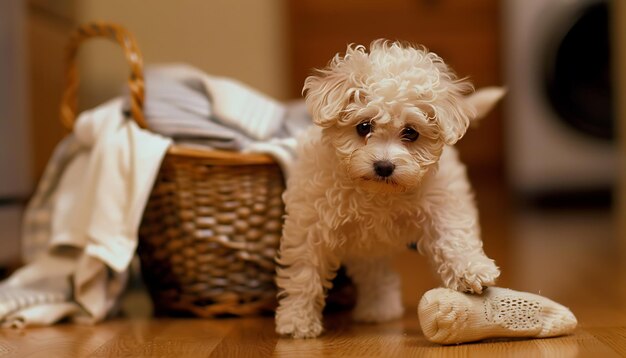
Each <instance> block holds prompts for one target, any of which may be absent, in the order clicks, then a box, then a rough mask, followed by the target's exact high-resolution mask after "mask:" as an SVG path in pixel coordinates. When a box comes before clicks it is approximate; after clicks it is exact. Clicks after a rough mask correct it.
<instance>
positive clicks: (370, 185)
mask: <svg viewBox="0 0 626 358" xmlns="http://www.w3.org/2000/svg"><path fill="white" fill-rule="evenodd" d="M472 90H473V87H472V85H471V84H470V83H469V82H467V81H465V80H462V79H458V78H457V77H456V75H455V74H454V72H452V70H451V69H450V68H449V67H448V66H447V65H446V64H445V63H444V62H443V61H442V59H441V58H440V57H439V56H437V55H436V54H434V53H432V52H428V51H427V50H426V49H424V48H415V47H411V46H407V45H403V44H400V43H398V42H388V41H384V40H377V41H374V42H372V44H371V45H370V49H369V51H367V50H366V48H365V47H364V46H361V45H358V46H355V45H350V46H348V49H347V51H346V54H345V55H344V56H340V55H336V56H335V57H334V58H333V59H332V61H331V62H330V64H329V65H328V67H326V68H325V69H322V70H319V71H318V72H317V73H316V75H314V76H310V77H308V78H307V79H306V81H305V84H304V91H305V93H306V102H307V107H308V109H309V112H310V113H311V115H312V117H313V121H314V123H315V124H317V125H318V126H321V127H322V128H324V130H323V133H324V134H323V138H324V143H326V144H328V145H331V146H332V147H334V149H335V151H336V153H337V155H338V157H339V158H340V159H341V163H342V165H343V166H344V169H345V170H346V171H347V173H348V175H349V176H350V178H352V179H353V180H354V181H355V183H356V184H357V185H359V186H361V187H362V188H364V189H367V190H371V191H382V192H397V191H407V190H411V189H413V188H415V187H417V186H418V185H419V183H420V181H421V179H422V178H423V177H424V175H425V174H426V173H427V172H428V171H429V170H432V169H433V168H436V167H437V162H438V160H439V157H440V156H441V153H442V150H443V148H444V146H445V145H452V144H454V143H456V142H457V141H458V140H459V139H460V138H461V137H463V135H464V134H465V132H466V130H467V127H468V125H469V123H470V121H471V120H473V119H475V118H478V117H480V116H482V115H484V114H486V113H487V112H488V111H489V110H490V109H491V107H492V106H493V105H494V104H495V103H496V102H497V101H498V99H499V98H500V97H501V96H502V94H503V93H504V91H503V90H500V89H491V90H488V91H486V92H480V91H479V92H476V93H474V94H473V95H471V96H466V94H468V93H470V92H471V91H472Z"/></svg>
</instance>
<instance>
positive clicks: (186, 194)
mask: <svg viewBox="0 0 626 358" xmlns="http://www.w3.org/2000/svg"><path fill="white" fill-rule="evenodd" d="M283 190H284V184H283V178H282V173H281V171H280V168H279V167H278V165H216V164H215V161H214V160H203V159H200V158H180V157H171V156H167V157H166V158H165V160H164V162H163V164H162V167H161V169H160V171H159V175H158V177H157V179H156V183H155V185H154V189H153V191H152V193H151V195H150V199H149V201H148V204H147V206H146V210H145V213H144V216H143V220H142V223H141V227H140V231H139V257H140V259H141V264H142V273H143V277H144V280H145V282H146V285H147V287H148V289H149V291H150V294H151V296H152V299H153V302H154V304H155V311H156V312H157V313H158V314H161V315H171V314H181V313H191V314H193V315H196V316H201V317H210V316H214V315H221V314H234V315H250V314H256V313H259V312H262V311H265V310H271V309H272V308H274V307H275V300H276V287H275V284H274V272H275V264H274V257H275V256H276V249H277V248H278V245H279V241H280V236H281V228H282V217H283V214H284V206H283V202H282V200H281V195H282V192H283Z"/></svg>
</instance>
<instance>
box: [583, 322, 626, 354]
mask: <svg viewBox="0 0 626 358" xmlns="http://www.w3.org/2000/svg"><path fill="white" fill-rule="evenodd" d="M587 331H588V332H589V333H590V334H591V335H593V336H594V337H595V338H597V339H598V340H599V341H601V342H603V343H604V344H606V345H607V346H609V347H611V348H612V349H613V350H614V351H615V352H617V353H618V354H619V355H620V356H622V357H626V327H601V328H590V329H587Z"/></svg>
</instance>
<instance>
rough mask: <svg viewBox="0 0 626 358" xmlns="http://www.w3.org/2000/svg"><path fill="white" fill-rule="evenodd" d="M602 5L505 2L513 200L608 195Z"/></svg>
mask: <svg viewBox="0 0 626 358" xmlns="http://www.w3.org/2000/svg"><path fill="white" fill-rule="evenodd" d="M609 7H610V6H609V1H608V0H505V1H504V6H503V9H504V14H503V22H502V24H503V28H504V30H505V33H504V36H503V40H504V50H505V53H504V58H505V69H506V70H505V71H506V73H505V78H506V83H507V86H508V90H509V91H508V95H507V98H506V101H505V113H506V129H507V131H506V148H507V151H508V153H507V169H508V177H509V179H510V182H511V184H512V186H513V188H514V189H515V190H517V191H518V192H520V193H529V194H550V193H570V192H585V191H590V190H591V191H595V190H604V189H607V190H608V189H610V188H611V187H612V185H613V182H614V181H615V179H616V176H617V143H616V141H615V140H614V136H615V135H614V131H613V127H614V125H613V118H614V115H613V113H612V108H613V106H612V104H611V97H612V96H611V65H610V39H609Z"/></svg>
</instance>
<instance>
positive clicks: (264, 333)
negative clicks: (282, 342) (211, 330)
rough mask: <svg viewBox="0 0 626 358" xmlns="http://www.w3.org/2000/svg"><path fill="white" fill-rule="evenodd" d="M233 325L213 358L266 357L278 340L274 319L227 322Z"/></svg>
mask: <svg viewBox="0 0 626 358" xmlns="http://www.w3.org/2000/svg"><path fill="white" fill-rule="evenodd" d="M224 322H229V323H232V324H233V327H232V329H231V331H230V333H229V334H227V335H226V336H225V337H224V338H223V339H222V340H221V342H220V343H219V344H218V345H217V347H215V349H214V350H213V352H212V353H211V357H265V356H269V355H271V354H272V352H273V351H274V346H275V345H276V341H277V340H278V335H277V334H276V333H275V332H274V319H273V318H272V317H258V318H240V319H232V320H226V321H224Z"/></svg>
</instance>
